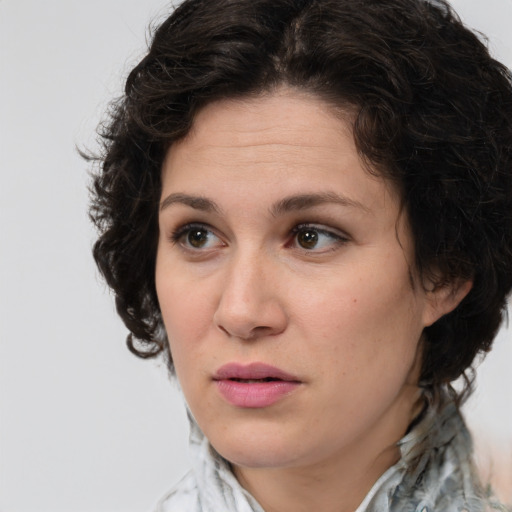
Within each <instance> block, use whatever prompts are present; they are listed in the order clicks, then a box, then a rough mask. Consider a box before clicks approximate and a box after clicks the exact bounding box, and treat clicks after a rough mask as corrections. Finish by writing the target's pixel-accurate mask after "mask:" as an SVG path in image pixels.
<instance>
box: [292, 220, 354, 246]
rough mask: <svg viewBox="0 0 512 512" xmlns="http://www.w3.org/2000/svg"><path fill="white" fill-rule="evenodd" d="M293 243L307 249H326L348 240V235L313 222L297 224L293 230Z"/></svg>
mask: <svg viewBox="0 0 512 512" xmlns="http://www.w3.org/2000/svg"><path fill="white" fill-rule="evenodd" d="M292 233H293V235H294V239H293V245H295V246H297V247H299V248H300V249H306V250H307V251H326V250H329V249H335V248H336V247H337V246H338V245H341V244H343V243H345V242H347V240H348V239H347V237H346V236H342V235H341V234H338V233H336V232H334V231H330V230H328V229H325V228H321V227H319V226H315V225H311V224H302V225H299V226H296V227H295V228H294V229H293V231H292Z"/></svg>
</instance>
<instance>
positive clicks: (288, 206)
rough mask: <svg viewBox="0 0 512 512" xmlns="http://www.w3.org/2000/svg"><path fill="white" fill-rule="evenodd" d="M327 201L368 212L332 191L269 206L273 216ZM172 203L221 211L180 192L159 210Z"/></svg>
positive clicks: (163, 203)
mask: <svg viewBox="0 0 512 512" xmlns="http://www.w3.org/2000/svg"><path fill="white" fill-rule="evenodd" d="M329 203H331V204H337V205H340V206H344V207H350V208H358V209H360V210H362V211H364V212H365V213H369V212H370V210H369V209H368V208H367V207H366V206H365V205H363V204H362V203H360V202H359V201H356V200H354V199H350V198H348V197H346V196H343V195H339V194H335V193H334V192H321V193H318V194H299V195H293V196H289V197H285V198H284V199H281V200H280V201H278V202H277V203H275V204H274V205H273V206H271V207H270V214H271V215H272V216H273V217H277V216H279V215H283V214H284V213H288V212H294V211H301V210H307V209H308V208H313V207H315V206H320V205H323V204H329ZM173 204H183V205H185V206H190V207H191V208H194V209H195V210H201V211H204V212H208V213H217V214H220V213H221V211H222V210H221V208H220V207H219V206H218V205H217V204H216V203H215V201H212V200H211V199H208V198H206V197H202V196H192V195H189V194H182V193H175V194H169V195H168V196H167V197H166V198H165V199H164V200H163V201H162V202H161V203H160V211H162V210H164V209H165V208H168V207H169V206H171V205H173Z"/></svg>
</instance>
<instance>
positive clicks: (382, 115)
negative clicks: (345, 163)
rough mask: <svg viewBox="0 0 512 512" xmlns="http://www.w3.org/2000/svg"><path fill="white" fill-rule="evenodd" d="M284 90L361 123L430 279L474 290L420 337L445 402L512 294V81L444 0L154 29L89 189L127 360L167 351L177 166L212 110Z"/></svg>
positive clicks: (371, 163)
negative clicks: (163, 257)
mask: <svg viewBox="0 0 512 512" xmlns="http://www.w3.org/2000/svg"><path fill="white" fill-rule="evenodd" d="M282 85H285V86H289V87H295V88H298V89H301V90H305V91H308V92H310V93H312V94H316V95H318V96H320V97H321V98H323V99H324V100H325V101H326V102H328V103H329V104H332V105H333V107H335V106H338V107H342V108H347V107H350V108H351V111H354V112H355V120H354V127H353V130H354V138H355V141H356V144H357V147H358V150H359V151H360V154H361V157H362V158H363V159H364V160H365V161H366V162H367V163H368V167H369V168H370V169H371V170H372V171H371V172H375V173H377V174H379V175H382V176H384V177H385V178H387V179H389V180H391V181H392V182H393V183H394V184H395V185H396V187H397V189H398V190H399V191H400V193H401V197H402V202H403V207H404V209H405V211H406V212H407V214H408V218H409V220H410V225H411V228H412V232H413V236H414V241H415V264H416V266H417V268H418V270H419V271H420V273H421V275H423V276H425V277H428V278H429V280H434V282H435V283H436V286H444V285H446V284H447V283H453V282H457V281H458V280H467V279H471V280H472V281H473V287H472V289H471V291H470V293H469V294H468V295H467V297H466V298H465V299H464V300H463V302H462V303H461V304H460V305H459V307H457V308H456V309H455V310H454V311H453V312H451V313H450V314H447V315H445V316H444V317H442V318H441V319H440V320H439V321H438V322H436V323H435V324H434V325H432V326H431V327H428V328H426V330H425V333H424V334H425V336H424V338H425V346H424V360H423V368H422V376H421V378H422V383H423V385H424V386H426V387H428V388H430V390H431V391H432V392H435V391H436V390H441V388H442V387H443V386H447V385H448V383H449V382H450V381H452V380H454V379H456V378H457V377H459V376H460V375H463V374H464V372H465V371H466V370H467V369H468V368H469V367H470V366H471V364H472V362H473V360H474V358H475V356H476V355H477V353H479V352H485V351H488V350H489V349H490V347H491V344H492V340H493V338H494V337H495V335H496V332H497V330H498V328H499V325H500V323H501V320H502V316H503V314H504V311H505V307H506V297H507V294H508V293H509V292H510V289H511V287H512V85H511V74H510V72H509V71H508V70H507V69H506V68H505V67H504V66H503V65H502V64H500V63H499V62H497V61H495V60H494V59H493V58H491V57H490V55H489V53H488V50H487V48H486V45H485V44H484V42H482V40H481V38H479V37H478V36H477V35H475V34H474V33H473V32H471V31H470V30H468V29H467V28H465V27H464V26H463V24H462V23H461V22H460V20H459V19H458V18H457V16H456V14H455V13H454V12H453V11H452V10H451V8H450V7H449V5H448V4H447V3H446V2H444V1H443V0H437V1H425V0H185V1H184V2H183V3H182V4H181V5H180V6H179V7H178V8H177V9H176V10H175V11H174V12H173V14H172V15H171V16H169V18H167V20H166V21H165V22H164V23H162V24H161V25H160V26H159V27H158V28H157V29H156V31H155V32H154V34H153V37H152V42H151V44H150V48H149V51H148V53H147V55H146V56H145V57H144V58H143V59H142V61H141V62H140V63H139V64H138V65H137V66H136V67H135V68H134V69H133V70H132V71H131V73H130V74H129V76H128V79H127V82H126V87H125V94H124V96H123V97H122V98H120V99H119V100H118V101H116V102H114V103H113V104H112V105H111V111H110V117H109V120H108V122H107V123H106V124H104V125H103V129H102V131H101V133H100V134H101V136H102V140H103V154H102V155H101V156H100V157H98V158H99V160H100V164H101V168H100V169H99V171H98V172H97V173H96V174H95V177H94V184H93V188H92V206H91V217H92V219H93V221H94V222H95V224H96V226H97V228H98V229H99V232H100V236H99V239H98V241H97V242H96V244H95V246H94V256H95V258H96V261H97V264H98V266H99V268H100V270H101V272H102V273H103V275H104V276H105V278H106V281H107V283H108V284H109V286H110V287H111V288H112V289H113V290H114V292H115V296H116V305H117V311H118V312H119V314H120V316H121V317H122V319H123V321H124V322H125V324H126V326H127V327H128V329H129V330H130V332H131V335H130V337H129V341H128V344H129V347H130V349H131V350H132V351H133V352H134V353H136V354H137V355H139V356H141V357H152V356H155V355H157V354H159V353H161V352H162V351H165V350H166V340H165V335H162V334H161V331H162V321H161V314H160V310H159V305H158V299H157V295H156V290H155V283H154V275H155V257H156V250H157V243H158V242H157V240H158V222H157V221H158V206H159V200H160V193H161V182H160V170H161V164H162V161H163V158H164V156H165V154H166V151H168V150H169V148H170V151H172V144H173V142H174V141H176V140H178V139H180V138H182V137H184V136H185V135H186V134H187V133H188V131H189V130H190V127H191V124H192V122H193V120H194V117H195V115H196V113H197V112H198V110H199V109H201V108H202V107H203V106H204V105H206V104H208V103H210V102H213V101H215V100H219V99H224V98H236V97H243V96H248V95H257V94H261V93H265V92H271V91H272V90H274V89H275V88H277V87H279V86H282ZM467 382H468V384H469V383H470V380H469V379H468V381H467ZM468 389H469V388H468Z"/></svg>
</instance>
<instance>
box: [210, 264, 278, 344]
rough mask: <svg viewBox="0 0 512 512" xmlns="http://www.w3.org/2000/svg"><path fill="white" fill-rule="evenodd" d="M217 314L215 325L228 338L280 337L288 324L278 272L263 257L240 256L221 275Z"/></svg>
mask: <svg viewBox="0 0 512 512" xmlns="http://www.w3.org/2000/svg"><path fill="white" fill-rule="evenodd" d="M222 278H223V282H222V285H221V290H222V292H221V295H220V298H219V302H218V305H217V309H216V311H215V314H214V318H213V320H214V322H215V324H216V326H217V327H218V328H219V329H220V330H221V331H223V332H224V333H226V334H227V335H228V336H229V337H232V338H238V339H243V340H253V339H256V338H260V337H264V336H273V335H276V334H280V333H281V332H283V331H284V330H285V329H286V325H287V322H288V318H287V314H286V311H285V308H284V304H283V301H282V300H281V298H280V293H279V286H278V282H277V279H278V272H277V269H276V268H275V266H273V265H272V263H271V262H269V261H267V260H265V259H264V258H263V257H262V256H261V255H253V256H251V257H245V258H244V257H238V258H236V259H234V260H233V261H232V262H231V263H230V264H229V265H228V267H227V269H226V273H225V274H223V276H222Z"/></svg>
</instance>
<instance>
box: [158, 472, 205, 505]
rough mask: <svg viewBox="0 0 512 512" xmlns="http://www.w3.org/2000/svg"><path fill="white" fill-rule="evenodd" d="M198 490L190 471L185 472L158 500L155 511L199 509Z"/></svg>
mask: <svg viewBox="0 0 512 512" xmlns="http://www.w3.org/2000/svg"><path fill="white" fill-rule="evenodd" d="M200 510H201V506H200V501H199V492H198V487H197V482H196V479H195V478H194V475H193V473H192V472H189V473H187V474H186V475H185V476H184V477H183V478H182V479H181V480H180V481H179V482H178V483H177V484H176V485H175V486H174V487H173V488H172V489H171V490H170V491H169V492H168V493H167V494H166V495H165V496H164V497H163V498H162V499H161V500H160V501H159V502H158V505H157V507H156V510H155V512H196V511H198V512H199V511H200Z"/></svg>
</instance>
